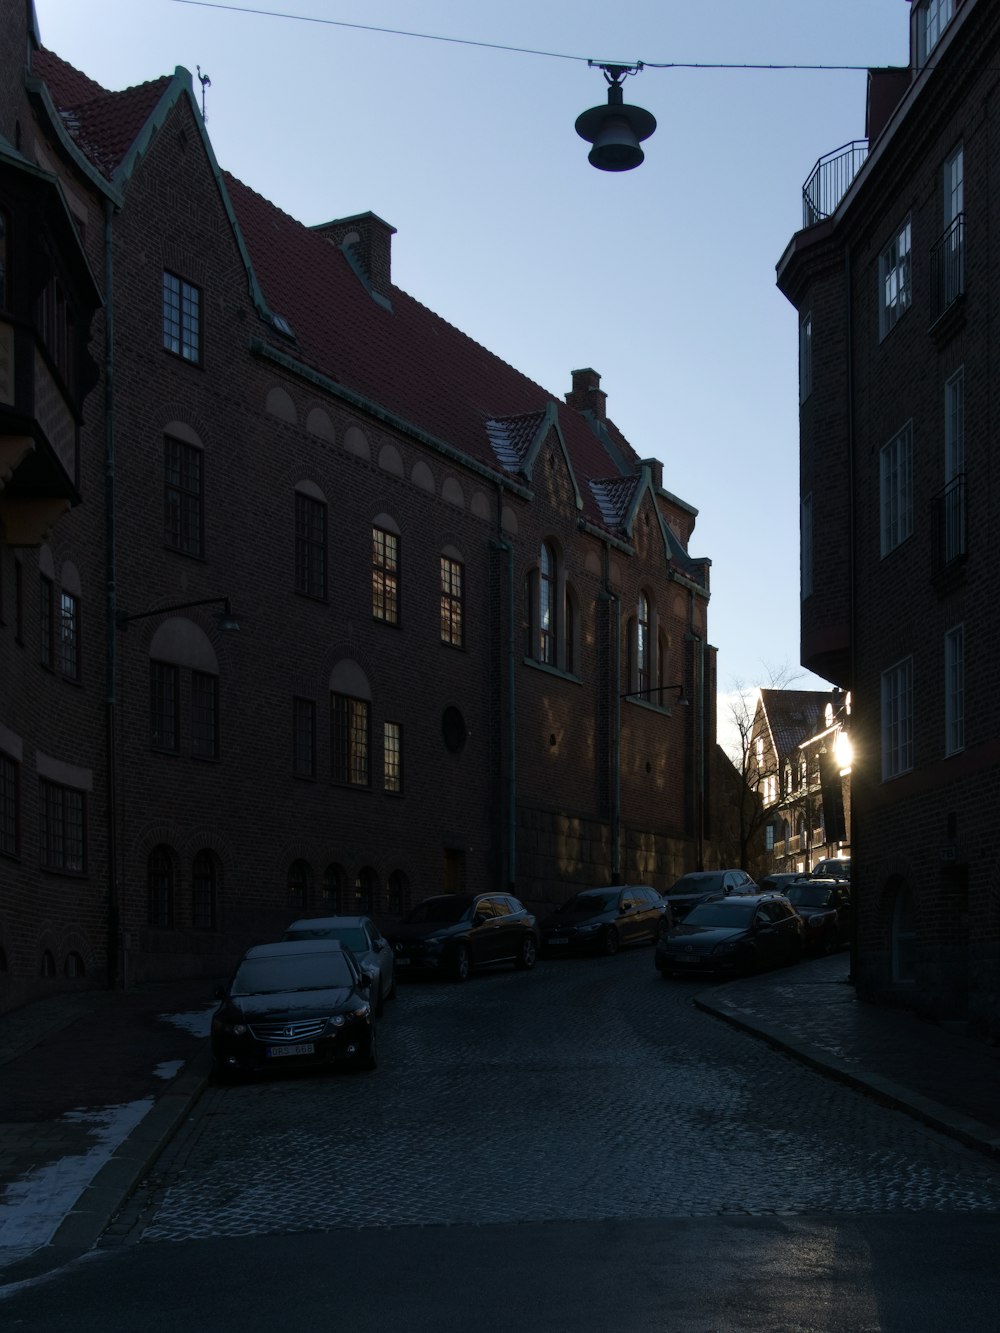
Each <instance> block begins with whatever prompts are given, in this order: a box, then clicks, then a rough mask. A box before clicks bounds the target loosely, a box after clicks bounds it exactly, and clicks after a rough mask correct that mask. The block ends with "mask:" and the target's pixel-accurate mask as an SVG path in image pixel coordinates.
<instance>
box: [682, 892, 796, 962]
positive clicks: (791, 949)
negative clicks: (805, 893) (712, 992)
mask: <svg viewBox="0 0 1000 1333" xmlns="http://www.w3.org/2000/svg"><path fill="white" fill-rule="evenodd" d="M803 945H804V926H803V923H802V918H801V917H800V916H799V915H798V913H797V912H796V911H795V908H794V907H793V906H792V905H791V903H790V902H789V901H788V899H787V898H783V897H782V896H781V895H780V894H777V893H768V894H754V895H750V896H745V895H742V894H739V895H736V896H734V897H731V898H714V899H709V900H707V901H706V902H703V903H700V904H699V905H698V906H697V907H693V908H692V909H691V911H690V912H689V913H688V914H687V916H686V917H685V918H684V920H683V921H682V922H681V924H680V925H679V926H677V927H676V929H674V930H672V931H671V932H670V934H669V935H665V936H664V937H663V939H661V940H660V941H659V943H658V944H657V946H656V966H657V969H658V971H659V972H660V973H661V975H662V976H664V977H671V976H674V975H679V974H680V973H682V972H691V973H696V972H712V973H720V974H725V973H729V974H733V973H735V974H745V973H748V972H756V971H757V970H758V969H759V968H764V967H776V966H777V965H778V964H780V963H794V962H797V961H798V959H799V958H801V957H802V949H803Z"/></svg>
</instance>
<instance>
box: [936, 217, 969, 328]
mask: <svg viewBox="0 0 1000 1333" xmlns="http://www.w3.org/2000/svg"><path fill="white" fill-rule="evenodd" d="M964 291H965V214H964V213H959V215H958V216H957V217H956V218H955V221H954V222H953V223H952V224H951V226H950V227H949V228H948V230H947V231H946V232H945V234H944V235H943V236H942V237H941V239H940V240H939V241H937V242H936V243H935V244H934V247H933V248H932V250H931V320H932V322H933V321H934V320H935V319H939V318H940V317H941V316H942V315H943V314H944V312H945V311H946V310H947V309H948V307H949V306H950V305H951V304H952V303H953V302H954V301H956V300H957V299H958V298H959V297H960V296H961V295H962V294H963V292H964Z"/></svg>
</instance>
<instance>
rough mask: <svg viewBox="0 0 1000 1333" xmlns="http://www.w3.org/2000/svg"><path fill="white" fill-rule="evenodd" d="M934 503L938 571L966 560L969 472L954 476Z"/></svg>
mask: <svg viewBox="0 0 1000 1333" xmlns="http://www.w3.org/2000/svg"><path fill="white" fill-rule="evenodd" d="M931 505H932V511H931V520H932V532H933V539H934V571H935V573H940V572H941V571H943V570H946V569H950V568H952V567H953V566H956V565H958V564H959V563H960V562H961V561H962V560H964V559H965V555H966V550H965V474H964V473H961V472H960V473H959V474H958V476H957V477H954V478H953V479H952V480H951V481H950V482H949V483H948V485H947V486H945V488H944V489H943V490H942V491H939V492H938V493H937V495H935V497H934V499H933V500H932V501H931Z"/></svg>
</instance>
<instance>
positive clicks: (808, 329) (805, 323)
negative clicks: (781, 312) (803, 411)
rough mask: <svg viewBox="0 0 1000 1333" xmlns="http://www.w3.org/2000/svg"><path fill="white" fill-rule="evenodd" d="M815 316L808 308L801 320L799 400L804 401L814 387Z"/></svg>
mask: <svg viewBox="0 0 1000 1333" xmlns="http://www.w3.org/2000/svg"><path fill="white" fill-rule="evenodd" d="M812 338H813V317H812V311H811V310H807V311H806V313H805V314H804V315H803V316H802V318H801V320H800V321H799V402H800V403H804V402H805V401H806V399H807V398H808V397H809V395H810V394H811V393H812V387H813V352H812V345H813V344H812Z"/></svg>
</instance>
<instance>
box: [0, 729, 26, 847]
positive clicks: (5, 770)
mask: <svg viewBox="0 0 1000 1333" xmlns="http://www.w3.org/2000/svg"><path fill="white" fill-rule="evenodd" d="M19 777H20V775H19V767H18V764H17V763H16V761H15V760H14V759H12V758H11V756H10V755H9V754H2V753H0V852H2V853H3V854H4V855H5V856H19V855H20V852H21V827H20V804H21V802H20V781H19Z"/></svg>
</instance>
